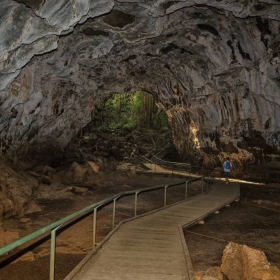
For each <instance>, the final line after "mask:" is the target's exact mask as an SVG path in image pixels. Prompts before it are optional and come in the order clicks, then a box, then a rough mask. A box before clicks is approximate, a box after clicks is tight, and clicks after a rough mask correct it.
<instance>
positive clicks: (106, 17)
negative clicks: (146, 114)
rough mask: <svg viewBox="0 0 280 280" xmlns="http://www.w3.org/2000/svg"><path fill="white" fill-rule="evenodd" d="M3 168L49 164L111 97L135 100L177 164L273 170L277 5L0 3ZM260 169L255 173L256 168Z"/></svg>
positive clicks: (278, 81) (197, 0) (278, 89)
mask: <svg viewBox="0 0 280 280" xmlns="http://www.w3.org/2000/svg"><path fill="white" fill-rule="evenodd" d="M2 2H3V4H2V7H4V8H3V9H1V12H0V13H1V15H0V38H1V40H0V114H1V119H0V130H1V145H2V148H4V149H5V150H7V155H8V156H9V157H14V156H15V154H19V155H20V157H23V156H25V155H26V154H29V155H32V157H33V158H34V157H36V158H37V159H38V160H39V159H40V158H44V159H46V158H50V157H51V158H53V159H54V158H55V157H56V156H57V155H59V151H61V150H63V149H64V148H65V147H66V146H67V144H68V143H69V141H70V140H71V138H72V137H73V136H74V135H75V134H76V133H77V132H78V131H79V129H80V128H81V127H84V126H85V125H86V124H87V123H88V122H89V121H90V120H91V118H92V117H93V116H94V110H95V106H96V105H97V104H98V103H100V102H101V101H103V100H106V99H107V98H108V97H110V96H112V95H113V94H114V93H124V92H134V91H136V90H145V91H147V92H150V93H151V94H153V96H154V97H155V99H156V100H157V104H158V106H160V107H162V108H164V109H165V110H166V112H167V114H168V116H169V119H170V123H171V125H172V128H173V132H174V142H175V144H176V146H177V147H178V149H179V150H180V152H181V153H182V154H191V155H192V156H193V157H197V155H198V154H201V155H202V156H203V157H204V163H205V164H206V165H207V166H214V165H217V164H220V162H221V161H222V160H223V158H224V157H225V156H226V155H227V154H231V156H232V158H233V159H234V165H235V167H236V168H237V169H242V168H245V167H246V166H247V165H248V164H249V163H253V164H259V163H262V164H263V163H264V164H265V165H264V166H265V167H272V166H273V167H274V168H278V167H279V166H280V157H279V149H280V133H279V132H280V127H279V126H280V123H279V119H280V107H279V104H280V73H279V72H280V35H279V34H280V32H279V31H280V2H279V1H276V0H263V1H257V0H253V1H237V0H236V1H235V0H232V1H223V0H219V1H218V0H217V1H214V0H213V1H205V0H185V1H183V0H182V1H159V0H153V1H140V0H134V1H125V0H119V1H113V0H112V1H106V0H94V1H93V0H72V1H68V0H67V1H66V0H49V1H41V2H40V1H32V0H21V1H10V0H4V1H2ZM262 168H263V166H262Z"/></svg>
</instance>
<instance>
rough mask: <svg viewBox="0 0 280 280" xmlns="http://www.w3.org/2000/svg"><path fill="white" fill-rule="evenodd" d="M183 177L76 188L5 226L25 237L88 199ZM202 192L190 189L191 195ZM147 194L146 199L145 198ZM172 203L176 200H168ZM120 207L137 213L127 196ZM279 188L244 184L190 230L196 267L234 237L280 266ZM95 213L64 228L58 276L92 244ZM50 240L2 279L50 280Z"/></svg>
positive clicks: (104, 213) (103, 221) (145, 205)
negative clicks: (230, 199) (226, 203)
mask: <svg viewBox="0 0 280 280" xmlns="http://www.w3.org/2000/svg"><path fill="white" fill-rule="evenodd" d="M177 181H182V178H172V177H160V176H157V177H151V176H145V175H140V177H133V178H127V180H126V182H125V184H119V185H117V184H114V185H110V186H104V187H101V188H100V187H99V188H94V187H93V188H90V189H89V190H88V191H87V192H86V193H75V194H74V195H72V196H69V197H66V198H64V199H55V197H54V198H53V199H41V200H38V201H37V203H38V204H39V206H40V207H41V209H42V211H41V212H36V213H33V214H29V215H25V216H24V218H27V219H30V221H29V222H25V223H22V222H19V221H18V220H9V221H6V222H5V224H4V226H3V227H4V229H5V230H10V231H13V230H17V231H18V232H19V233H20V236H21V237H22V236H25V235H27V234H28V233H30V232H32V231H34V230H37V229H39V228H41V227H43V226H45V225H47V224H50V223H52V222H54V221H56V220H59V219H60V218H62V217H64V216H66V215H68V214H71V213H73V212H74V211H77V210H79V209H81V208H83V207H85V206H87V205H89V204H92V203H94V202H97V201H99V200H101V199H104V198H105V197H108V196H109V195H112V194H116V193H119V192H121V191H124V190H130V189H136V188H144V187H149V186H155V185H161V184H166V183H167V182H177ZM198 191H199V189H197V188H196V187H193V188H191V189H190V195H194V194H196V193H197V192H198ZM155 192H157V195H158V198H159V199H157V200H152V197H151V196H150V194H148V193H143V196H142V198H141V196H139V206H141V211H143V212H145V211H148V210H151V209H155V208H157V207H159V206H160V205H161V204H162V201H163V200H162V198H163V194H162V192H160V191H155ZM182 195H183V188H181V187H180V186H179V187H178V189H177V191H176V196H177V197H175V198H174V199H180V197H181V196H182ZM141 199H143V200H141ZM169 201H170V202H171V199H170V200H169ZM118 203H119V206H117V209H116V211H117V217H116V220H117V222H118V221H119V220H121V218H122V219H124V218H129V217H132V216H133V202H132V201H131V200H130V199H129V198H127V197H125V198H123V199H121V200H120V201H119V202H118ZM279 213H280V187H279V185H278V184H269V185H266V186H259V185H249V184H241V197H240V201H239V202H234V203H233V204H231V206H230V207H226V208H223V209H221V210H220V213H219V214H218V215H212V216H210V217H208V218H207V219H206V220H205V223H204V225H196V226H193V227H191V228H188V229H185V231H184V232H185V237H186V240H187V244H188V248H189V251H190V255H191V258H192V262H193V266H194V269H195V271H199V270H205V269H207V268H210V267H212V266H219V265H220V264H221V259H222V253H223V249H224V248H225V246H226V245H227V244H228V242H229V241H233V242H236V243H239V244H246V245H248V246H250V247H253V248H256V249H260V250H262V251H264V252H265V254H266V256H267V258H268V260H269V261H270V262H271V263H272V264H274V265H276V266H278V267H279V268H280V246H279V244H280V215H279ZM111 216H112V209H111V207H107V206H106V207H104V208H103V209H101V210H100V212H98V218H99V219H98V223H97V241H100V240H101V239H102V238H103V237H104V236H105V235H106V234H107V233H108V232H109V231H110V230H111V221H112V219H111ZM91 236H92V216H91V215H89V216H88V217H86V218H85V219H83V220H82V221H80V222H78V223H77V224H76V225H74V226H72V227H70V228H68V229H66V230H65V231H63V232H61V233H60V234H59V235H58V237H57V250H56V251H57V254H56V267H55V276H56V278H55V279H56V280H58V279H63V278H64V277H65V276H66V275H67V274H68V273H69V272H70V271H71V270H72V269H73V268H74V267H75V266H76V265H77V264H78V263H79V261H80V260H81V259H82V258H83V257H84V256H85V255H86V253H87V252H89V250H90V249H91V242H92V241H91ZM49 246H50V242H49V241H46V242H44V243H42V244H40V245H39V246H37V247H34V248H32V249H31V251H32V252H33V254H34V257H35V260H33V261H23V262H16V263H12V264H8V265H4V266H2V267H1V268H0V279H1V280H6V279H9V280H21V279H24V280H26V279H28V280H37V279H41V280H44V279H49V276H48V271H49V255H48V250H49Z"/></svg>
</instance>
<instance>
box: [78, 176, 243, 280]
mask: <svg viewBox="0 0 280 280" xmlns="http://www.w3.org/2000/svg"><path fill="white" fill-rule="evenodd" d="M239 192H240V191H239V184H238V183H229V184H228V185H226V184H225V182H222V181H216V182H215V183H214V185H213V188H212V189H211V191H210V192H208V193H207V194H205V195H200V196H198V197H196V198H193V199H190V200H187V201H184V202H181V203H178V204H176V205H173V206H171V207H168V208H165V209H163V210H161V211H157V212H155V213H152V214H149V215H146V216H144V217H141V218H136V219H134V220H132V221H130V222H128V223H124V224H123V225H121V226H120V227H119V228H118V230H116V231H115V233H114V234H113V235H112V236H111V238H109V239H108V241H107V242H106V243H105V244H104V245H103V246H102V248H101V249H100V250H98V251H97V253H96V254H93V255H92V257H91V258H89V260H88V261H87V263H85V264H84V265H83V266H82V268H81V270H80V272H78V273H77V274H76V276H75V277H74V278H73V279H75V280H89V279H91V280H93V279H96V280H140V279H141V280H189V279H191V280H193V279H194V276H193V272H192V265H191V261H190V257H189V255H188V250H187V246H186V244H185V240H184V236H183V233H182V227H183V226H185V225H188V224H192V223H194V221H200V220H201V219H203V218H204V217H205V216H207V215H209V214H210V213H213V212H214V211H216V210H218V209H220V208H222V207H223V206H225V205H227V204H229V203H231V202H232V201H234V200H235V199H237V198H238V197H239Z"/></svg>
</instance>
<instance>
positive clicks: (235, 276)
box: [221, 242, 280, 280]
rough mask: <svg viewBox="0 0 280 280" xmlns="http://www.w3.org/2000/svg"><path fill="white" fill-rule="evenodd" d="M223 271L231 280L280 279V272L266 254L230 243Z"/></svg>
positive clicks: (223, 261) (224, 257) (223, 260)
mask: <svg viewBox="0 0 280 280" xmlns="http://www.w3.org/2000/svg"><path fill="white" fill-rule="evenodd" d="M221 271H222V273H224V274H225V275H226V276H227V277H228V279H229V280H240V279H244V280H250V279H256V280H257V279H260V280H265V279H270V280H277V279H280V271H279V269H278V268H277V267H275V266H272V265H271V264H270V263H269V262H268V261H267V258H266V256H265V254H264V252H262V251H259V250H256V249H251V248H249V247H248V246H246V245H238V244H236V243H233V242H230V243H229V244H228V245H227V246H226V248H225V249H224V252H223V259H222V265H221Z"/></svg>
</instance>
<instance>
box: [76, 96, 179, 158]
mask: <svg viewBox="0 0 280 280" xmlns="http://www.w3.org/2000/svg"><path fill="white" fill-rule="evenodd" d="M76 143H79V145H80V147H82V149H83V151H85V150H87V151H88V153H91V154H92V155H93V156H95V157H104V158H110V157H113V158H115V159H116V160H133V159H137V158H138V157H139V156H145V157H147V158H151V157H152V156H157V155H159V154H160V153H163V154H162V155H160V156H161V157H162V158H163V157H164V156H165V152H164V150H166V151H167V152H168V151H169V150H172V153H171V154H174V152H175V154H177V151H176V149H174V146H173V138H172V130H171V127H170V124H169V122H168V116H167V114H166V113H165V111H164V110H163V109H161V108H159V107H158V106H157V105H156V102H155V99H154V97H153V96H152V95H151V94H149V93H146V92H142V91H137V92H135V93H133V94H115V95H114V96H112V97H111V98H109V99H107V100H106V101H104V102H102V103H100V104H99V105H98V106H97V107H96V108H95V110H94V114H93V117H92V121H91V122H90V123H89V124H88V125H87V126H86V127H84V128H83V129H82V130H81V133H80V134H79V136H78V139H76Z"/></svg>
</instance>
